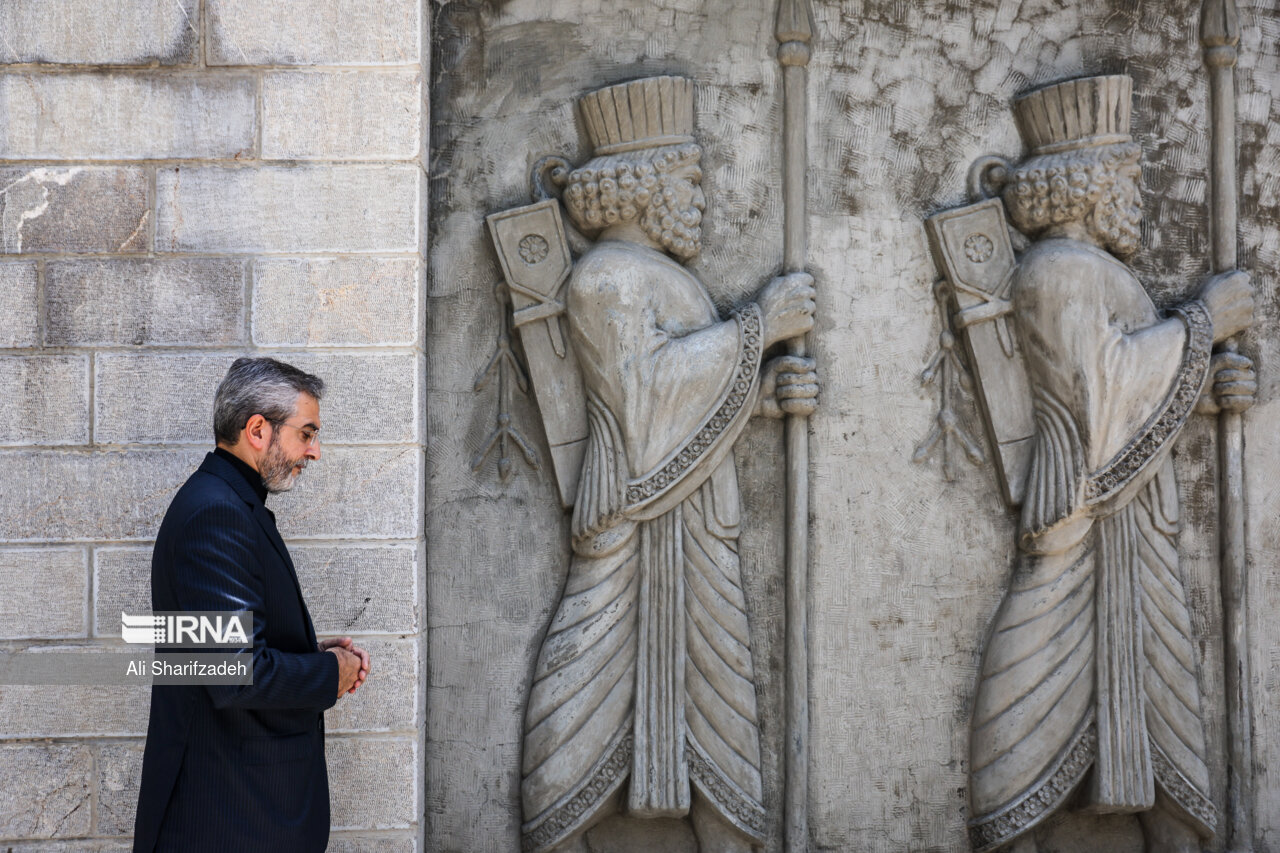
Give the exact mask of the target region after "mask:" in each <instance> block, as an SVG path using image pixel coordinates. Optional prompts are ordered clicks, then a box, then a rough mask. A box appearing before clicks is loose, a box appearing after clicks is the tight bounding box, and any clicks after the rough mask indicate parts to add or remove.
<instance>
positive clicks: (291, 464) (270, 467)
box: [258, 435, 307, 495]
mask: <svg viewBox="0 0 1280 853" xmlns="http://www.w3.org/2000/svg"><path fill="white" fill-rule="evenodd" d="M305 467H307V460H306V456H305V455H303V456H298V457H296V458H290V457H289V456H287V455H286V454H285V452H284V448H282V447H281V446H280V442H279V436H278V435H273V436H271V444H270V445H268V446H267V453H266V455H265V456H263V457H262V461H261V462H259V463H258V475H259V476H260V477H262V484H263V485H264V486H266V487H267V491H268V492H270V493H271V494H273V495H278V494H280V493H281V492H287V491H289V490H290V489H292V488H293V484H294V483H295V482H296V481H297V479H298V474H300V473H301V470H299V471H297V472H295V471H294V470H293V469H294V468H299V469H301V468H305Z"/></svg>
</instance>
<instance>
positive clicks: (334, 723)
mask: <svg viewBox="0 0 1280 853" xmlns="http://www.w3.org/2000/svg"><path fill="white" fill-rule="evenodd" d="M304 593H306V598H307V609H308V610H310V611H311V614H312V617H313V618H314V617H315V615H316V606H315V604H314V603H313V597H312V595H311V594H310V593H307V592H306V591H305V590H304ZM317 630H318V629H317ZM324 633H325V632H321V634H324ZM348 633H350V631H349V630H348V631H337V632H334V635H335V636H345V635H346V634H348ZM321 639H323V636H322V637H321ZM355 641H356V645H358V646H360V647H361V648H363V649H364V650H365V651H367V652H368V653H369V665H370V669H369V678H368V680H366V681H365V683H364V684H363V685H361V686H360V688H359V689H358V690H356V692H355V693H350V694H348V695H346V696H344V697H342V698H341V699H339V700H338V704H336V705H334V706H333V707H332V708H330V709H329V710H328V711H326V712H325V715H324V730H325V731H326V732H329V733H334V734H337V733H341V732H413V731H414V723H415V720H416V718H417V709H418V696H419V694H420V692H421V691H419V690H418V689H417V682H418V655H417V640H413V639H410V640H386V639H382V638H379V637H356V638H355Z"/></svg>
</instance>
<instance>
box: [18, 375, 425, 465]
mask: <svg viewBox="0 0 1280 853" xmlns="http://www.w3.org/2000/svg"><path fill="white" fill-rule="evenodd" d="M238 355H239V353H234V354H232V353H227V354H218V355H151V354H145V355H133V354H130V355H123V354H122V355H116V354H106V353H104V354H102V355H99V356H98V357H97V359H96V366H95V370H96V374H95V379H94V440H95V441H96V442H98V443H99V444H131V443H146V444H202V445H207V444H209V443H210V442H211V441H212V439H213V426H212V424H213V395H214V391H215V390H217V387H218V383H219V382H220V381H222V377H223V376H224V375H226V372H227V368H228V367H230V366H231V362H232V361H234V360H235V358H236V356H238ZM280 357H281V358H282V359H284V360H285V361H287V362H288V363H290V364H292V365H294V366H295V367H297V368H299V369H301V370H305V371H307V372H309V373H314V374H316V375H317V376H319V377H321V378H322V379H324V381H325V394H324V401H323V402H322V403H321V406H320V414H321V419H322V423H323V429H322V431H321V433H320V434H321V436H322V437H323V438H322V440H323V442H325V443H326V444H329V443H337V444H391V443H401V442H412V441H415V440H416V439H417V422H418V417H417V411H418V406H417V399H418V393H417V382H416V380H415V375H416V367H417V357H416V356H415V355H413V354H411V353H405V354H399V355H396V354H381V353H379V354H359V355H357V354H340V355H330V354H314V353H291V354H287V355H281V356H280ZM3 382H4V380H3V378H2V376H0V388H2V387H3ZM2 424H3V420H2V419H0V425H2ZM2 438H3V430H2V429H0V440H2ZM322 447H323V445H322Z"/></svg>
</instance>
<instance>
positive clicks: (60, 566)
mask: <svg viewBox="0 0 1280 853" xmlns="http://www.w3.org/2000/svg"><path fill="white" fill-rule="evenodd" d="M88 568H89V567H88V555H87V554H86V553H85V550H84V549H83V548H0V640H13V639H33V640H34V639H52V638H56V637H83V636H85V635H86V628H87V626H86V625H85V597H86V596H87V595H88V594H89V571H88Z"/></svg>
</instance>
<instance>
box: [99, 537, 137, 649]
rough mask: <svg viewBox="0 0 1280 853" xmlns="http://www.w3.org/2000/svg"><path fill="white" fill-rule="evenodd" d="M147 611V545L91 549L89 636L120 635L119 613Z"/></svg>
mask: <svg viewBox="0 0 1280 853" xmlns="http://www.w3.org/2000/svg"><path fill="white" fill-rule="evenodd" d="M150 609H151V546H150V545H143V546H138V547H135V546H122V547H107V548H95V549H94V550H93V634H94V636H97V637H119V636H120V614H121V613H122V612H123V613H138V612H140V611H143V610H150Z"/></svg>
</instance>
